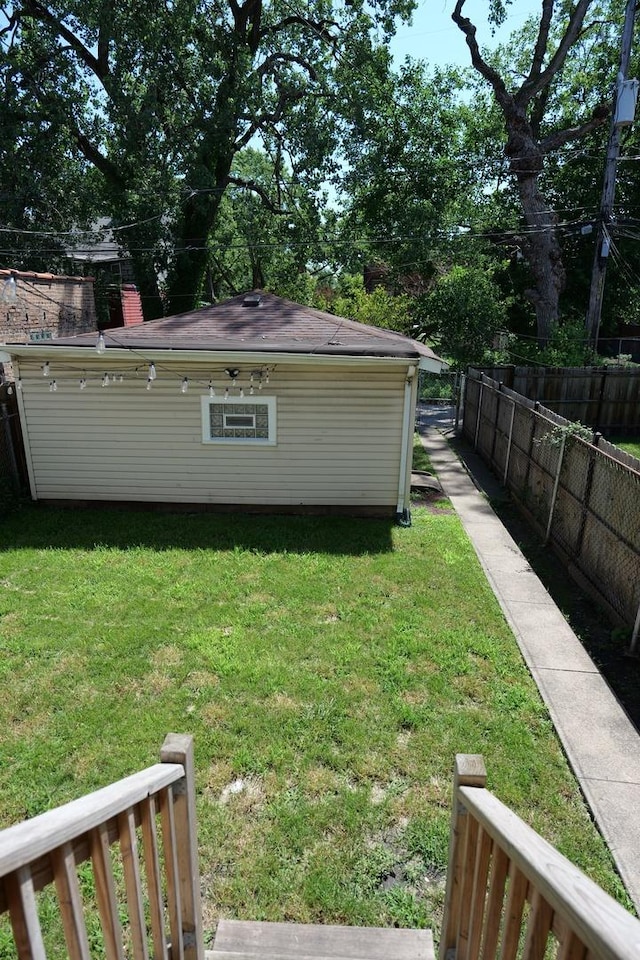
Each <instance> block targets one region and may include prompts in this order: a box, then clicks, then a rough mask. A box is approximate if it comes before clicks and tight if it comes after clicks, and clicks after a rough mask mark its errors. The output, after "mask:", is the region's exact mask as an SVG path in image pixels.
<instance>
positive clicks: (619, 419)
mask: <svg viewBox="0 0 640 960" xmlns="http://www.w3.org/2000/svg"><path fill="white" fill-rule="evenodd" d="M469 374H470V376H472V377H476V378H478V377H480V375H481V374H484V375H485V376H488V377H490V378H491V379H492V380H496V381H498V382H502V383H504V385H505V386H506V387H508V388H509V389H511V390H515V392H516V393H519V394H521V395H522V396H524V397H527V398H528V399H529V400H538V401H539V402H540V403H543V404H544V405H545V407H547V408H548V409H549V410H553V411H554V413H559V414H561V415H562V416H563V417H565V419H567V420H579V421H580V422H581V423H586V424H588V425H589V426H591V427H593V428H594V429H595V430H601V431H603V432H605V433H609V434H610V435H613V434H614V433H618V432H620V433H640V370H638V369H629V368H628V367H622V368H617V367H517V366H512V365H508V366H502V367H484V368H481V369H473V368H472V369H470V370H469Z"/></svg>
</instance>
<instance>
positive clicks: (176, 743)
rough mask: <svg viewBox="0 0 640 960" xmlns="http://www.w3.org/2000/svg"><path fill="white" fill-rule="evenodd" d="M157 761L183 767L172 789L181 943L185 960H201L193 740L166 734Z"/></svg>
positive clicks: (202, 942) (202, 957)
mask: <svg viewBox="0 0 640 960" xmlns="http://www.w3.org/2000/svg"><path fill="white" fill-rule="evenodd" d="M160 760H161V761H162V763H181V764H182V766H183V767H184V772H185V777H184V784H182V781H180V782H178V783H177V784H175V785H174V787H173V795H174V808H173V813H174V818H175V830H176V847H177V854H178V872H179V876H180V903H181V906H182V940H183V946H184V958H185V960H204V939H203V933H202V898H201V892H200V870H199V867H198V840H197V827H196V789H195V768H194V763H193V737H191V736H189V735H187V734H181V733H168V734H167V736H166V738H165V741H164V743H163V744H162V749H161V751H160Z"/></svg>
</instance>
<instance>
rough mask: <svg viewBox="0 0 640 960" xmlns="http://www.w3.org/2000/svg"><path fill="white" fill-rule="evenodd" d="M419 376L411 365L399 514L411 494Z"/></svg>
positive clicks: (404, 410) (407, 502)
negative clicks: (414, 423)
mask: <svg viewBox="0 0 640 960" xmlns="http://www.w3.org/2000/svg"><path fill="white" fill-rule="evenodd" d="M417 391H418V378H417V377H416V367H415V366H413V365H412V366H410V367H409V368H408V370H407V379H406V381H405V385H404V409H403V414H402V440H401V444H402V446H401V450H400V475H399V477H398V505H397V513H398V515H399V516H402V515H404V514H405V511H407V512H408V510H409V504H410V494H411V467H412V463H413V421H414V419H415V408H416V397H417Z"/></svg>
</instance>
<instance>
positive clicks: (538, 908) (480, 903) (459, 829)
mask: <svg viewBox="0 0 640 960" xmlns="http://www.w3.org/2000/svg"><path fill="white" fill-rule="evenodd" d="M485 783H486V774H485V769H484V764H483V761H482V757H480V756H467V755H459V756H458V757H456V768H455V776H454V797H453V810H452V822H451V845H450V850H449V872H448V875H447V888H446V899H445V914H444V920H443V925H442V932H441V939H440V960H479V958H482V960H494V958H496V957H499V958H500V960H516V958H521V960H545V958H548V957H557V958H558V960H595V958H607V960H632V958H633V960H638V958H639V957H640V921H638V920H636V918H635V917H633V916H632V915H631V914H630V913H627V911H626V910H624V909H623V907H621V906H620V904H618V903H616V901H615V900H613V899H612V898H611V897H610V896H609V895H608V894H606V893H605V892H604V891H603V890H602V889H601V888H600V887H599V886H598V885H597V884H595V883H593V881H591V880H590V879H589V878H588V877H586V876H585V875H584V874H583V873H582V872H581V871H580V870H579V869H578V868H577V867H575V866H574V865H573V864H572V863H571V862H570V861H569V860H567V859H566V858H565V857H563V856H562V855H561V854H560V853H558V851H557V850H556V849H555V848H554V847H552V846H551V845H550V844H549V843H547V842H546V840H543V839H542V837H540V836H539V835H538V834H537V833H536V832H535V831H534V830H532V829H531V828H530V827H529V826H527V824H525V823H524V822H523V821H522V820H521V819H520V818H519V817H517V816H516V815H515V814H514V813H513V812H512V811H511V810H509V808H508V807H505V805H504V804H503V803H501V802H500V801H499V800H498V799H497V798H496V797H494V796H493V794H491V793H490V792H489V791H488V790H486V789H485Z"/></svg>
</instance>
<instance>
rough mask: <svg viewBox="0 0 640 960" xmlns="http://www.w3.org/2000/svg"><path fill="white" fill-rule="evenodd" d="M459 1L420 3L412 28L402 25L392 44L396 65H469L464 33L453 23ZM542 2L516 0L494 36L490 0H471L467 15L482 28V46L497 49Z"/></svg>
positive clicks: (467, 5)
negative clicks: (418, 61)
mask: <svg viewBox="0 0 640 960" xmlns="http://www.w3.org/2000/svg"><path fill="white" fill-rule="evenodd" d="M454 6H455V0H418V6H417V9H416V11H415V13H414V15H413V25H412V26H411V27H407V26H404V25H403V26H401V27H400V28H399V29H398V32H397V34H396V37H395V38H394V40H393V41H392V43H391V50H392V52H393V55H394V58H395V61H396V64H398V63H401V62H402V61H403V60H404V58H405V56H411V57H413V58H414V59H421V60H427V61H428V63H429V64H430V65H431V66H445V64H449V63H453V64H456V65H458V66H464V67H466V66H469V65H470V59H469V50H468V48H467V44H466V42H465V39H464V36H463V34H462V33H461V32H460V31H459V30H458V28H457V27H456V25H455V24H454V23H453V21H452V20H451V12H452V10H453V8H454ZM541 6H542V4H541V0H513V3H512V4H511V6H510V7H509V15H508V18H507V21H506V23H505V24H504V25H503V26H502V27H501V28H500V30H499V31H496V35H495V36H494V37H492V36H491V29H490V27H489V25H488V23H487V15H486V11H487V7H488V3H487V0H467V3H466V4H465V8H464V12H465V15H466V16H468V17H469V18H470V20H471V21H472V22H473V23H475V25H476V27H477V28H478V34H477V36H478V41H479V43H480V45H481V46H487V47H493V46H496V45H497V44H498V43H499V42H501V41H503V40H506V39H507V37H508V36H509V35H510V34H511V33H513V31H514V30H517V29H518V28H519V27H521V26H522V25H523V23H524V22H525V20H526V19H527V17H528V16H530V15H531V14H532V13H535V14H538V13H539V12H540V9H541Z"/></svg>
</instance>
